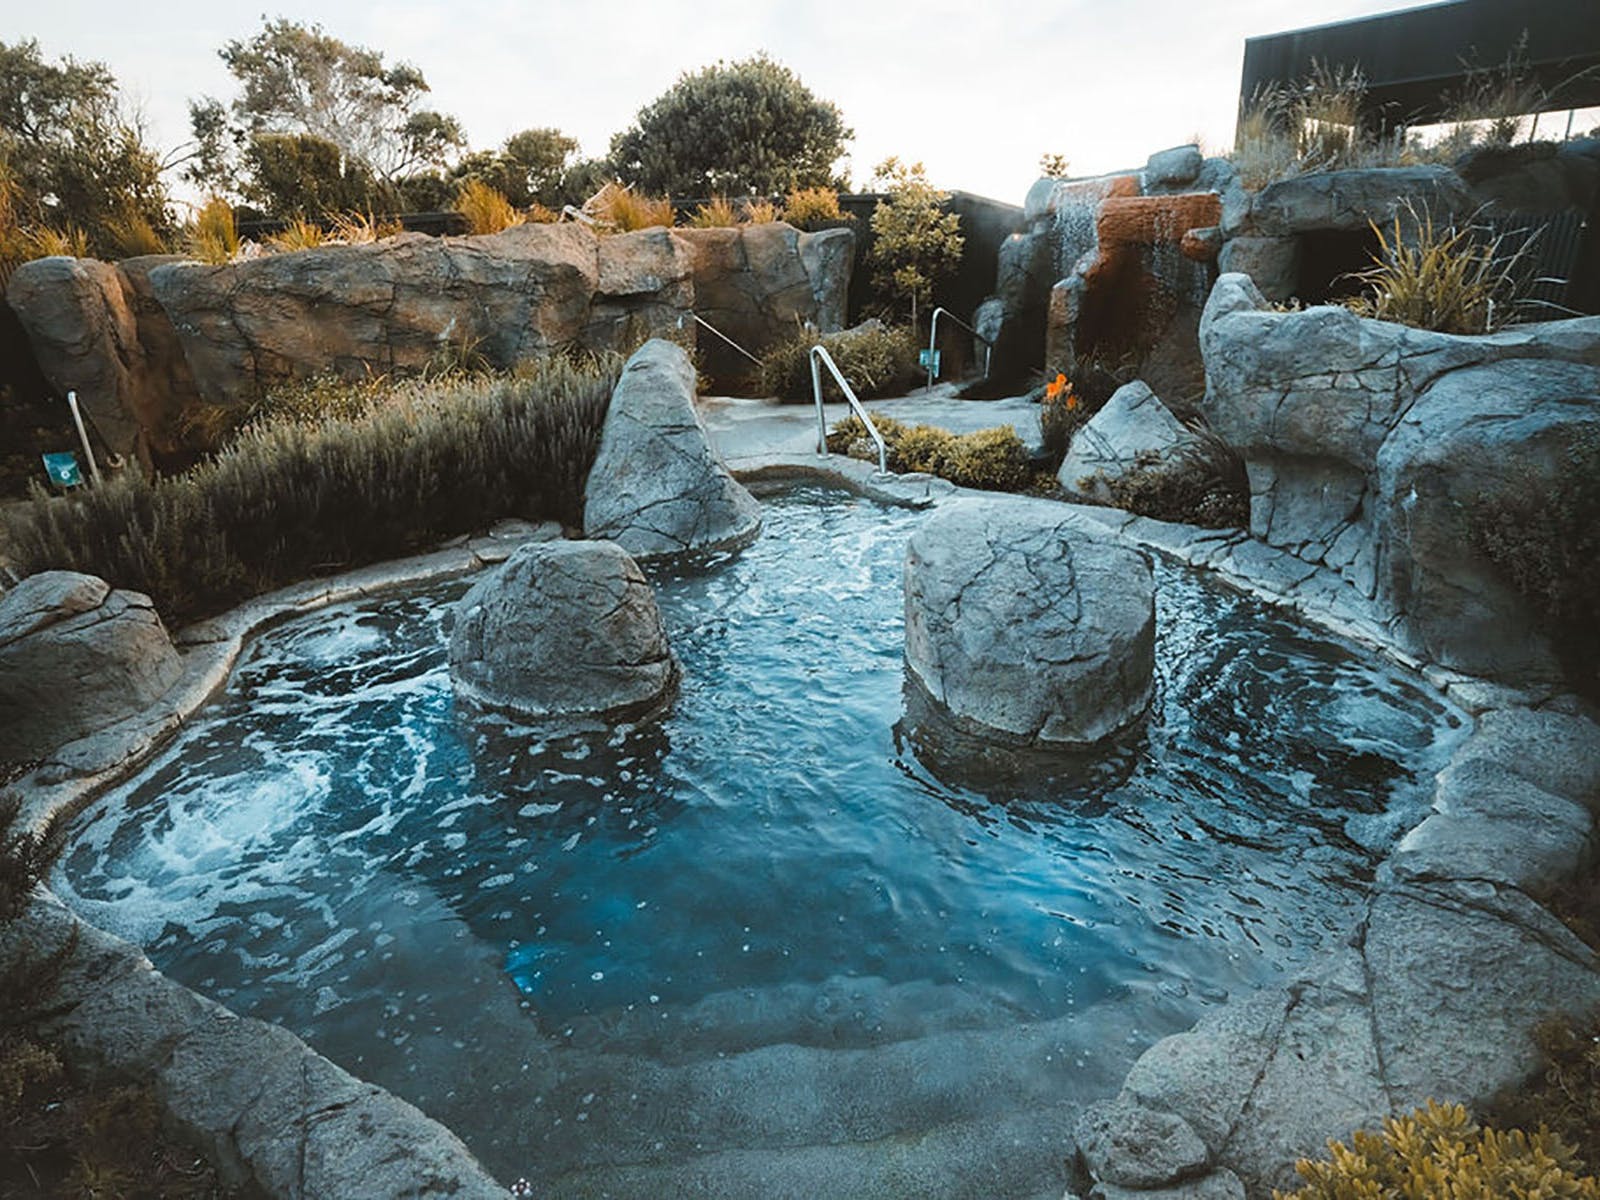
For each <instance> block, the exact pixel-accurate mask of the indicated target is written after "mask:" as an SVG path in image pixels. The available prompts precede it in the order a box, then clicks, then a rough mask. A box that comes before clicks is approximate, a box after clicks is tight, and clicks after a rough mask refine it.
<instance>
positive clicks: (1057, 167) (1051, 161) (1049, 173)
mask: <svg viewBox="0 0 1600 1200" xmlns="http://www.w3.org/2000/svg"><path fill="white" fill-rule="evenodd" d="M1071 170H1072V164H1071V163H1069V162H1068V161H1067V156H1066V155H1065V154H1041V155H1040V156H1039V174H1041V175H1043V176H1044V177H1045V178H1046V179H1065V178H1066V177H1067V175H1068V173H1069V172H1070V171H1071Z"/></svg>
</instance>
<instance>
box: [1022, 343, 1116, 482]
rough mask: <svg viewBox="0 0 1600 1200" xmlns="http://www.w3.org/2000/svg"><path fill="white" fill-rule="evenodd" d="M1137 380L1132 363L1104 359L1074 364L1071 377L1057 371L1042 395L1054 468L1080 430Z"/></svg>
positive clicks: (1042, 423) (1042, 419) (1042, 421)
mask: <svg viewBox="0 0 1600 1200" xmlns="http://www.w3.org/2000/svg"><path fill="white" fill-rule="evenodd" d="M1132 379H1133V367H1132V365H1131V364H1130V363H1128V362H1120V363H1117V364H1115V365H1111V364H1109V363H1107V362H1106V361H1103V360H1102V359H1100V358H1089V359H1085V360H1084V361H1083V362H1082V363H1080V364H1078V365H1077V366H1075V367H1073V369H1072V376H1071V378H1070V379H1069V378H1068V376H1067V374H1066V372H1065V371H1058V372H1056V375H1055V378H1054V379H1052V380H1050V381H1049V382H1048V383H1046V384H1045V385H1044V387H1043V390H1042V391H1041V392H1040V395H1039V429H1040V434H1041V437H1042V440H1043V442H1044V450H1045V454H1046V455H1047V456H1048V457H1049V459H1050V463H1051V466H1052V468H1054V467H1059V466H1060V465H1061V460H1062V459H1063V458H1065V457H1066V456H1067V451H1068V450H1069V449H1070V448H1071V446H1072V439H1073V437H1074V435H1076V434H1077V432H1078V430H1080V429H1082V428H1083V426H1084V425H1085V424H1087V423H1088V420H1089V418H1090V417H1092V416H1094V415H1095V413H1097V412H1099V411H1100V410H1101V409H1102V408H1104V407H1105V406H1106V401H1107V400H1109V399H1111V397H1112V395H1113V394H1114V393H1115V392H1116V390H1117V389H1118V388H1119V387H1121V386H1122V385H1123V384H1125V383H1128V382H1130V381H1131V380H1132Z"/></svg>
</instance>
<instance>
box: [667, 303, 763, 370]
mask: <svg viewBox="0 0 1600 1200" xmlns="http://www.w3.org/2000/svg"><path fill="white" fill-rule="evenodd" d="M686 316H687V317H692V318H694V320H695V322H696V324H699V325H704V326H705V327H706V328H707V329H709V330H711V332H712V333H714V334H716V335H717V336H718V337H719V338H721V339H722V340H723V341H725V342H727V343H728V345H730V346H732V347H733V348H734V349H735V350H737V351H738V352H739V353H740V354H742V355H744V356H745V357H746V358H748V359H749V360H750V361H751V362H753V363H755V365H756V366H758V367H759V366H760V365H761V360H760V359H759V358H757V357H756V356H755V355H754V354H751V353H750V351H748V350H746V349H745V348H744V347H743V346H741V345H739V343H738V342H736V341H734V340H733V339H732V338H731V337H729V336H728V335H727V334H725V333H723V332H722V330H720V329H718V328H717V327H716V326H715V325H713V324H712V323H711V322H710V321H708V320H706V319H705V318H704V317H702V316H701V315H700V314H699V313H684V314H682V315H681V316H679V317H678V328H679V329H682V328H683V318H684V317H686Z"/></svg>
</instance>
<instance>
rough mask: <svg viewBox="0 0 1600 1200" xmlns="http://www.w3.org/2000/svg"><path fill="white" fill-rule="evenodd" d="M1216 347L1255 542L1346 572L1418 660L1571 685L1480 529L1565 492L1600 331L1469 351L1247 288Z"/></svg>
mask: <svg viewBox="0 0 1600 1200" xmlns="http://www.w3.org/2000/svg"><path fill="white" fill-rule="evenodd" d="M1200 344H1201V351H1202V354H1203V355H1204V358H1205V366H1206V398H1205V413H1206V417H1207V420H1208V422H1209V424H1210V425H1211V427H1212V428H1213V429H1214V430H1215V431H1216V432H1217V433H1218V434H1220V435H1221V436H1222V437H1223V438H1224V439H1226V440H1227V441H1228V442H1229V443H1230V444H1231V445H1233V446H1235V447H1237V448H1238V449H1239V451H1240V453H1241V454H1242V455H1243V457H1244V460H1245V468H1246V471H1247V473H1248V475H1249V480H1250V491H1251V501H1250V532H1251V533H1252V534H1253V535H1254V536H1256V537H1258V538H1260V539H1262V540H1263V541H1265V542H1267V543H1268V544H1270V545H1273V546H1277V547H1280V548H1282V549H1286V550H1291V551H1293V552H1294V553H1295V554H1297V555H1299V556H1300V557H1301V558H1303V559H1305V560H1306V561H1307V562H1311V563H1319V564H1322V565H1325V566H1328V567H1330V568H1332V569H1334V570H1336V571H1338V572H1339V573H1340V574H1342V575H1343V576H1344V577H1345V579H1346V580H1348V581H1349V582H1350V583H1351V584H1353V585H1354V586H1355V588H1356V589H1357V590H1358V591H1359V592H1360V593H1361V594H1362V595H1364V596H1366V597H1368V598H1369V599H1373V600H1376V601H1377V602H1378V603H1379V605H1380V606H1381V610H1386V611H1387V613H1389V614H1392V615H1393V616H1394V617H1395V618H1396V620H1397V637H1398V641H1399V643H1400V645H1401V646H1402V647H1403V648H1404V649H1406V650H1408V651H1411V652H1414V653H1416V654H1418V655H1419V656H1422V657H1425V658H1428V659H1430V660H1432V661H1436V662H1440V663H1443V664H1445V665H1449V666H1453V667H1456V668H1458V669H1460V670H1464V671H1468V672H1472V673H1476V674H1485V675H1488V676H1490V677H1492V678H1496V679H1505V680H1507V681H1508V682H1516V683H1519V684H1523V685H1526V684H1527V683H1530V682H1537V681H1544V680H1550V679H1554V678H1558V677H1559V669H1558V667H1557V665H1556V661H1555V657H1554V655H1553V653H1552V651H1551V649H1550V647H1548V646H1547V645H1544V644H1543V643H1542V640H1541V639H1540V638H1539V636H1538V634H1537V631H1536V629H1535V622H1534V619H1533V615H1532V614H1531V613H1530V612H1529V611H1528V609H1527V606H1526V603H1525V602H1524V601H1523V600H1522V599H1521V598H1520V597H1518V596H1516V595H1515V594H1514V593H1512V592H1511V590H1510V589H1509V588H1508V586H1507V585H1506V584H1505V583H1504V582H1503V581H1502V580H1501V579H1500V578H1499V577H1498V576H1497V575H1496V573H1495V572H1494V571H1493V570H1492V568H1491V566H1490V564H1489V563H1488V562H1487V561H1485V560H1484V559H1483V558H1482V557H1481V556H1480V555H1478V554H1477V552H1476V551H1475V550H1474V544H1475V543H1474V541H1473V538H1472V536H1471V531H1470V530H1469V529H1467V528H1466V524H1465V518H1464V513H1465V512H1466V511H1467V509H1468V508H1469V507H1470V506H1472V505H1475V504H1477V503H1478V501H1479V499H1480V497H1482V496H1485V495H1488V496H1494V495H1499V494H1503V493H1505V492H1506V489H1520V490H1526V489H1528V488H1530V487H1537V488H1557V487H1559V486H1560V483H1561V478H1560V477H1561V472H1562V469H1563V462H1564V456H1565V455H1566V454H1567V452H1568V450H1569V449H1570V448H1571V447H1572V446H1573V445H1574V444H1575V442H1576V440H1577V439H1579V438H1584V437H1589V436H1592V433H1586V432H1584V431H1585V430H1591V431H1592V430H1593V428H1594V424H1593V423H1594V422H1595V421H1596V420H1597V419H1600V406H1597V405H1596V403H1595V399H1594V398H1595V397H1596V396H1597V395H1600V390H1597V389H1600V367H1597V366H1596V365H1595V364H1597V363H1600V318H1594V317H1585V318H1580V319H1575V320H1569V321H1554V322H1549V323H1546V324H1535V325H1518V326H1512V327H1510V328H1508V329H1505V330H1502V331H1500V332H1497V333H1493V334H1485V335H1480V336H1455V335H1450V334H1443V333H1434V332H1431V331H1428V330H1421V329H1411V328H1407V327H1405V326H1402V325H1395V324H1391V323H1389V322H1384V321H1374V320H1368V319H1365V318H1362V317H1358V316H1356V315H1355V314H1354V313H1353V312H1350V311H1349V310H1348V309H1344V308H1339V307H1320V308H1312V309H1307V310H1305V311H1303V312H1291V313H1280V312H1271V311H1266V310H1265V301H1264V299H1263V297H1262V295H1261V293H1260V291H1259V289H1257V288H1256V287H1255V286H1254V284H1253V283H1252V282H1251V281H1250V280H1249V279H1248V278H1247V277H1246V276H1243V275H1238V274H1229V275H1223V276H1222V277H1221V278H1220V279H1218V281H1217V284H1216V286H1215V287H1214V288H1213V289H1212V293H1211V297H1210V299H1209V301H1208V302H1207V305H1206V310H1205V314H1204V316H1203V318H1202V320H1201V324H1200Z"/></svg>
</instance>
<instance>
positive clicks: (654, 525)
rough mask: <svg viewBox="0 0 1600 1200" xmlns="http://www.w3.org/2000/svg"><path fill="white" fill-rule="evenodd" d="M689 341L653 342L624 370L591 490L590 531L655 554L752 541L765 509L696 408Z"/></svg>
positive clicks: (587, 505)
mask: <svg viewBox="0 0 1600 1200" xmlns="http://www.w3.org/2000/svg"><path fill="white" fill-rule="evenodd" d="M694 395H695V371H694V364H693V363H691V362H690V361H689V356H688V355H687V354H686V353H684V350H683V347H681V346H679V345H677V344H675V343H673V342H667V341H660V340H653V341H649V342H646V343H645V344H644V345H643V346H641V347H640V348H639V349H638V350H636V351H635V352H634V354H633V356H632V357H631V358H629V359H628V362H627V365H626V366H625V367H624V368H623V370H622V376H621V378H620V379H619V380H618V381H617V389H616V391H615V392H614V393H612V396H611V407H610V408H609V409H608V410H607V411H606V423H605V427H604V428H603V430H602V431H601V434H600V450H599V452H598V453H597V454H596V455H595V460H594V466H593V467H591V468H590V470H589V479H588V482H587V483H586V484H585V486H584V493H583V531H584V533H585V535H587V536H588V537H591V538H607V539H610V540H611V541H614V542H616V543H617V544H618V545H619V546H621V547H622V548H623V549H624V550H626V551H627V552H628V553H629V554H633V555H636V556H639V557H650V556H654V555H661V554H679V553H683V552H684V551H697V550H731V549H737V548H739V547H741V546H745V545H748V544H749V543H750V542H752V541H754V540H755V537H756V534H757V533H759V532H760V530H761V506H760V505H759V504H757V503H756V501H755V499H754V497H752V496H751V495H750V493H749V492H747V491H746V490H745V489H744V487H743V485H742V484H740V483H739V482H737V481H736V480H735V479H734V478H733V476H731V475H729V474H728V471H727V468H725V467H724V466H723V465H722V463H721V462H719V461H718V460H717V456H716V454H715V453H714V452H713V451H712V449H711V443H710V442H709V441H708V440H707V438H706V431H705V426H704V425H703V424H702V423H701V421H700V414H699V413H698V412H697V411H696V410H695V406H694Z"/></svg>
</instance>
